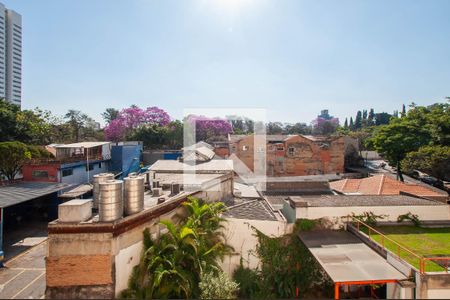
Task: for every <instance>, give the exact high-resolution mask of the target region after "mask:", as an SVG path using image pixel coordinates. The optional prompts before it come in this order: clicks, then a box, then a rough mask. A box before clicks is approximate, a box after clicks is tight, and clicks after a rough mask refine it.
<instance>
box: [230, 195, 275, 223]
mask: <svg viewBox="0 0 450 300" xmlns="http://www.w3.org/2000/svg"><path fill="white" fill-rule="evenodd" d="M223 216H224V217H227V218H236V219H248V220H264V221H278V220H279V219H278V218H277V216H276V215H275V213H274V212H273V210H272V208H271V207H270V206H269V204H268V203H267V202H266V201H265V200H251V201H245V202H243V203H240V204H237V205H234V206H231V207H229V208H228V210H227V211H225V212H224V213H223Z"/></svg>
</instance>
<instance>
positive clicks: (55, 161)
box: [25, 154, 111, 165]
mask: <svg viewBox="0 0 450 300" xmlns="http://www.w3.org/2000/svg"><path fill="white" fill-rule="evenodd" d="M87 158H88V157H87V156H85V155H83V156H82V155H79V156H70V157H69V156H68V157H62V158H53V157H52V158H32V159H30V160H28V161H26V162H25V164H26V165H41V164H67V163H74V162H79V161H86V160H87ZM110 158H111V155H103V156H102V155H101V154H100V155H92V156H91V155H89V161H90V162H91V161H95V160H108V159H110Z"/></svg>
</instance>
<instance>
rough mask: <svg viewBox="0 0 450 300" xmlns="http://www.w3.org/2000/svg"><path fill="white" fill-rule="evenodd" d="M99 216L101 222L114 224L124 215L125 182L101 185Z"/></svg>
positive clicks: (106, 182)
mask: <svg viewBox="0 0 450 300" xmlns="http://www.w3.org/2000/svg"><path fill="white" fill-rule="evenodd" d="M99 192H100V193H99V197H98V216H99V221H100V222H112V221H115V220H117V219H120V218H121V217H122V215H123V181H122V180H107V181H105V182H100V183H99Z"/></svg>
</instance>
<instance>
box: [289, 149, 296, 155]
mask: <svg viewBox="0 0 450 300" xmlns="http://www.w3.org/2000/svg"><path fill="white" fill-rule="evenodd" d="M288 152H289V155H294V154H295V148H294V147H289V150H288Z"/></svg>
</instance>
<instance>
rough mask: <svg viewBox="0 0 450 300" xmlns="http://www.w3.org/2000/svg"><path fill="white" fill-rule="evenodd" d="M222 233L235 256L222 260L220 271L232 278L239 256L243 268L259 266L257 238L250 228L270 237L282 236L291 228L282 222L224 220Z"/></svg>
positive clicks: (237, 265)
mask: <svg viewBox="0 0 450 300" xmlns="http://www.w3.org/2000/svg"><path fill="white" fill-rule="evenodd" d="M226 220H227V222H226V223H225V228H224V233H225V236H226V241H227V243H228V244H229V245H230V246H232V247H233V248H234V252H235V253H236V254H234V255H230V256H227V257H225V258H224V261H223V262H222V263H221V266H222V269H223V271H224V272H226V273H227V274H228V275H230V276H232V274H233V272H234V270H235V269H236V268H237V267H239V264H240V259H241V255H242V258H243V259H244V266H246V267H249V268H256V267H258V265H259V258H258V257H256V256H255V253H254V252H255V250H256V245H257V244H258V238H257V237H256V236H254V231H253V229H252V228H251V227H250V225H251V226H254V227H255V228H257V229H258V230H260V231H261V232H263V233H264V234H266V235H268V236H272V237H278V236H282V235H284V234H286V233H288V232H289V230H290V229H288V228H291V227H290V226H288V225H287V224H286V223H285V222H282V221H263V220H247V219H235V218H226Z"/></svg>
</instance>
